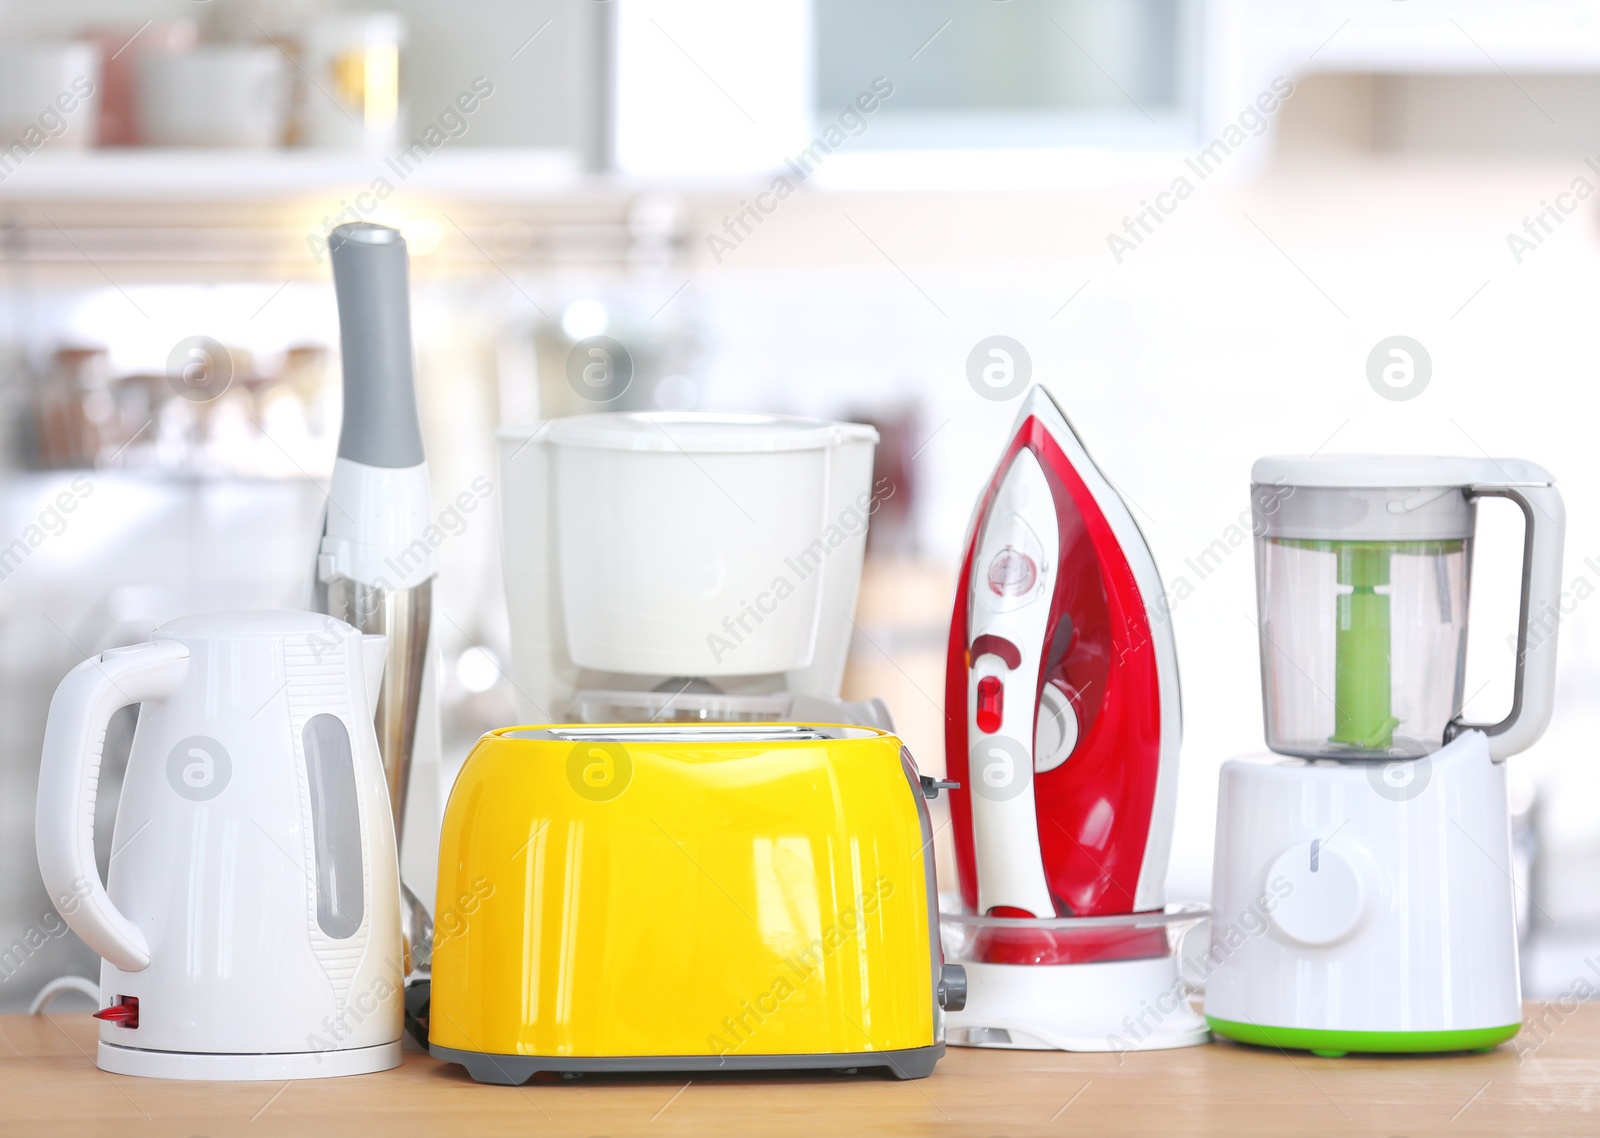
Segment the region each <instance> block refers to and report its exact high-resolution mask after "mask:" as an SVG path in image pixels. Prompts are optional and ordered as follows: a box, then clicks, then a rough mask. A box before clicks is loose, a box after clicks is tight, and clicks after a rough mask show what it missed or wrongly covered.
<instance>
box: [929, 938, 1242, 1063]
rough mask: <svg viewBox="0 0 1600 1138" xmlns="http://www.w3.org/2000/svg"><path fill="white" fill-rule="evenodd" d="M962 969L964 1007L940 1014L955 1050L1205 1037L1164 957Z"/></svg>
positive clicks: (1132, 1045)
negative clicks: (943, 1016)
mask: <svg viewBox="0 0 1600 1138" xmlns="http://www.w3.org/2000/svg"><path fill="white" fill-rule="evenodd" d="M961 966H962V967H963V968H965V969H966V972H967V1005H966V1007H965V1008H963V1009H962V1010H961V1011H959V1012H947V1013H946V1014H945V1042H947V1043H949V1044H950V1045H952V1046H955V1047H998V1048H1006V1049H1010V1050H1016V1051H1117V1052H1122V1051H1164V1050H1167V1049H1169V1048H1173V1047H1194V1046H1196V1045H1198V1044H1201V1043H1207V1042H1209V1041H1210V1039H1211V1032H1210V1031H1209V1030H1208V1029H1207V1027H1206V1023H1205V1020H1203V1019H1201V1018H1200V1016H1199V1015H1197V1014H1196V1013H1195V1011H1194V1009H1193V1008H1191V1007H1190V1006H1189V996H1188V989H1187V988H1186V987H1185V985H1184V983H1183V981H1182V980H1181V979H1180V978H1179V977H1178V967H1177V963H1176V961H1175V960H1174V959H1173V958H1172V957H1171V956H1158V957H1154V958H1152V959H1146V960H1113V961H1106V962H1103V963H1097V964H983V963H978V962H974V961H963V962H962V963H961Z"/></svg>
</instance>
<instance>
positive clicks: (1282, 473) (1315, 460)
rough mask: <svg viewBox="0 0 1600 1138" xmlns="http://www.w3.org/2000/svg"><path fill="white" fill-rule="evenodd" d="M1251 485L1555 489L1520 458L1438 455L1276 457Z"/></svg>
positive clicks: (1259, 463)
mask: <svg viewBox="0 0 1600 1138" xmlns="http://www.w3.org/2000/svg"><path fill="white" fill-rule="evenodd" d="M1250 481H1251V482H1254V483H1255V484H1257V485H1258V486H1321V487H1328V488H1330V489H1350V490H1381V489H1389V488H1407V487H1415V488H1417V489H1421V488H1424V487H1450V486H1479V485H1484V484H1488V485H1492V486H1550V485H1552V484H1554V482H1555V479H1554V478H1553V477H1551V475H1550V472H1549V471H1547V470H1545V469H1544V468H1543V467H1541V466H1538V465H1536V464H1535V463H1532V462H1526V461H1524V460H1523V459H1520V458H1487V457H1485V458H1454V457H1441V456H1433V455H1382V454H1327V455H1306V456H1299V455H1271V456H1269V457H1267V458H1261V459H1257V460H1256V463H1255V465H1254V466H1252V467H1251V468H1250Z"/></svg>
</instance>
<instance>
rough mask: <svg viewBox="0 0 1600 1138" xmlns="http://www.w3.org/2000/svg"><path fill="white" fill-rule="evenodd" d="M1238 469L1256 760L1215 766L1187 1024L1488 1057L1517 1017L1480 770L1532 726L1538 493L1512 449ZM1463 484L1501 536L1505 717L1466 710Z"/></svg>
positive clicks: (1254, 1035) (1510, 944)
mask: <svg viewBox="0 0 1600 1138" xmlns="http://www.w3.org/2000/svg"><path fill="white" fill-rule="evenodd" d="M1251 481H1252V483H1253V485H1252V487H1251V493H1252V499H1253V513H1254V518H1255V533H1256V589H1257V598H1258V603H1259V606H1260V615H1261V623H1260V630H1261V681H1262V698H1263V702H1264V705H1265V711H1266V736H1267V745H1268V746H1269V747H1270V748H1272V750H1273V751H1275V752H1277V755H1276V756H1271V757H1261V758H1247V759H1233V760H1230V761H1229V762H1228V763H1226V764H1225V765H1224V766H1223V769H1222V777H1221V785H1220V788H1219V791H1218V812H1217V845H1216V860H1215V864H1214V871H1213V872H1214V878H1213V887H1212V907H1213V912H1214V914H1215V915H1214V918H1213V929H1212V939H1211V949H1210V954H1209V957H1208V960H1207V963H1208V965H1209V966H1210V969H1211V974H1210V976H1209V979H1208V983H1207V987H1206V997H1205V1014H1206V1018H1207V1020H1208V1021H1209V1023H1210V1025H1211V1028H1212V1030H1214V1031H1216V1032H1217V1033H1218V1034H1220V1035H1224V1036H1227V1037H1229V1038H1232V1039H1236V1040H1239V1041H1242V1042H1245V1043H1256V1044H1263V1045H1267V1046H1272V1047H1280V1048H1283V1047H1293V1048H1301V1049H1305V1050H1309V1051H1313V1052H1315V1053H1317V1054H1321V1055H1343V1054H1345V1053H1347V1052H1350V1051H1361V1052H1403V1051H1455V1050H1481V1049H1486V1048H1490V1047H1493V1046H1495V1045H1496V1044H1499V1043H1502V1042H1504V1041H1505V1040H1507V1039H1510V1038H1511V1037H1512V1036H1514V1035H1515V1034H1516V1033H1517V1030H1518V1029H1519V1027H1520V1026H1521V1020H1522V1003H1521V989H1520V983H1519V978H1518V971H1517V941H1516V918H1515V912H1516V910H1515V898H1514V888H1515V887H1514V884H1513V880H1512V875H1511V874H1512V868H1511V867H1512V851H1511V827H1510V817H1509V812H1508V810H1507V805H1506V772H1505V765H1504V760H1505V759H1506V758H1507V757H1508V756H1510V755H1513V754H1516V753H1517V752H1518V751H1522V750H1525V749H1526V748H1528V747H1529V746H1531V745H1532V744H1533V743H1534V742H1535V741H1536V740H1537V739H1538V738H1539V736H1540V735H1541V734H1542V733H1543V731H1544V729H1545V726H1546V724H1547V723H1548V722H1549V720H1550V711H1551V706H1552V703H1553V699H1554V689H1555V658H1556V630H1555V621H1554V620H1553V619H1552V616H1553V614H1554V612H1555V609H1554V605H1555V604H1556V603H1557V601H1558V600H1559V597H1560V590H1561V583H1560V573H1561V550H1562V541H1563V533H1564V527H1565V513H1564V510H1563V507H1562V502H1561V497H1560V495H1559V494H1558V493H1557V491H1556V489H1555V486H1554V485H1553V479H1552V478H1551V477H1550V475H1549V474H1548V473H1547V472H1545V471H1544V470H1542V469H1540V468H1539V467H1537V466H1535V465H1533V464H1532V463H1528V462H1521V461H1518V460H1515V459H1487V458H1485V459H1470V458H1390V457H1368V456H1357V457H1334V456H1328V457H1321V458H1265V459H1262V460H1261V461H1259V462H1257V463H1256V464H1255V467H1254V469H1253V470H1252V472H1251ZM1486 497H1499V498H1506V499H1509V500H1511V501H1512V502H1514V503H1515V504H1516V505H1517V506H1518V507H1519V508H1520V509H1521V511H1522V515H1523V519H1524V523H1525V538H1524V544H1523V558H1522V599H1521V612H1520V618H1519V622H1518V631H1517V656H1516V678H1515V685H1514V694H1513V699H1512V706H1511V711H1510V713H1509V714H1508V715H1507V716H1506V717H1505V718H1504V719H1503V720H1501V721H1500V722H1498V723H1493V724H1475V723H1467V722H1465V721H1464V720H1463V719H1462V718H1461V708H1462V704H1463V702H1464V699H1463V695H1464V685H1465V677H1466V648H1467V611H1468V610H1467V597H1468V587H1469V583H1470V575H1471V560H1472V544H1473V536H1474V530H1475V526H1476V512H1477V502H1478V500H1479V499H1481V498H1486ZM1278 756H1284V757H1278ZM1262 914H1265V917H1266V919H1265V920H1261V919H1260V917H1261V915H1262ZM1241 929H1242V930H1243V932H1242V933H1241V931H1240V930H1241Z"/></svg>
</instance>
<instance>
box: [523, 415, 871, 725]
mask: <svg viewBox="0 0 1600 1138" xmlns="http://www.w3.org/2000/svg"><path fill="white" fill-rule="evenodd" d="M499 441H500V471H501V482H502V486H503V490H504V493H503V494H502V509H503V511H504V513H503V515H502V521H503V530H502V533H503V535H504V558H505V580H506V605H507V608H508V610H509V615H510V618H511V660H512V680H513V686H514V687H515V689H516V692H517V712H518V714H519V715H520V716H521V717H522V720H523V722H527V723H536V722H572V723H638V722H656V723H670V722H697V723H698V722H768V721H772V720H810V721H816V722H824V723H859V724H864V725H867V726H872V727H881V728H889V727H891V726H892V724H891V723H890V721H889V713H888V710H887V708H886V707H885V706H884V705H883V703H882V701H881V700H876V699H873V700H863V701H860V702H853V701H844V700H841V699H840V698H839V689H840V684H841V682H842V680H843V678H844V665H845V656H846V654H847V653H848V651H849V648H850V638H851V636H852V635H853V634H854V632H855V623H854V619H853V617H854V613H855V606H856V593H857V591H858V589H859V586H860V583H861V565H862V558H863V556H864V555H865V552H866V544H867V526H868V523H869V521H870V519H871V516H872V514H873V513H874V512H875V511H876V510H877V508H878V506H879V504H880V501H881V498H883V497H887V496H889V495H890V494H892V493H893V492H894V491H893V487H892V486H886V485H885V484H882V483H880V484H878V485H876V486H875V485H874V483H873V480H872V455H873V449H874V447H875V446H876V444H877V442H878V433H877V431H876V430H874V429H873V428H872V427H869V426H865V425H863V424H859V423H835V422H827V421H823V420H818V419H805V418H798V417H794V416H787V415H738V414H712V413H699V412H672V411H659V412H638V413H600V414H593V415H574V416H571V417H568V418H563V419H551V420H547V421H546V422H544V423H541V424H539V425H538V426H536V427H530V428H506V429H503V430H501V432H500V435H499Z"/></svg>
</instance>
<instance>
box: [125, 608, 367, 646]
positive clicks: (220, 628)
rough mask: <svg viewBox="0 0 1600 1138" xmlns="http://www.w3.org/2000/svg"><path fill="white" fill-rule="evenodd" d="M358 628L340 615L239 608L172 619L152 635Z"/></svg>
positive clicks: (335, 632)
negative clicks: (341, 618)
mask: <svg viewBox="0 0 1600 1138" xmlns="http://www.w3.org/2000/svg"><path fill="white" fill-rule="evenodd" d="M354 631H355V629H353V628H351V626H350V625H348V624H346V623H345V622H344V621H342V620H340V619H339V618H338V617H333V616H327V615H326V614H324V613H316V612H302V611H299V610H296V609H235V610H231V611H228V612H208V613H198V614H196V615H193V616H180V617H178V618H177V619H175V620H169V621H167V623H165V624H163V625H162V626H161V627H160V628H157V629H156V630H155V631H154V632H153V633H151V634H150V638H151V639H152V640H160V639H162V638H164V637H171V638H173V639H179V640H236V639H238V638H240V637H245V636H262V637H280V636H297V635H298V636H309V635H318V634H320V635H322V636H330V635H331V636H342V635H347V634H349V633H353V632H354Z"/></svg>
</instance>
